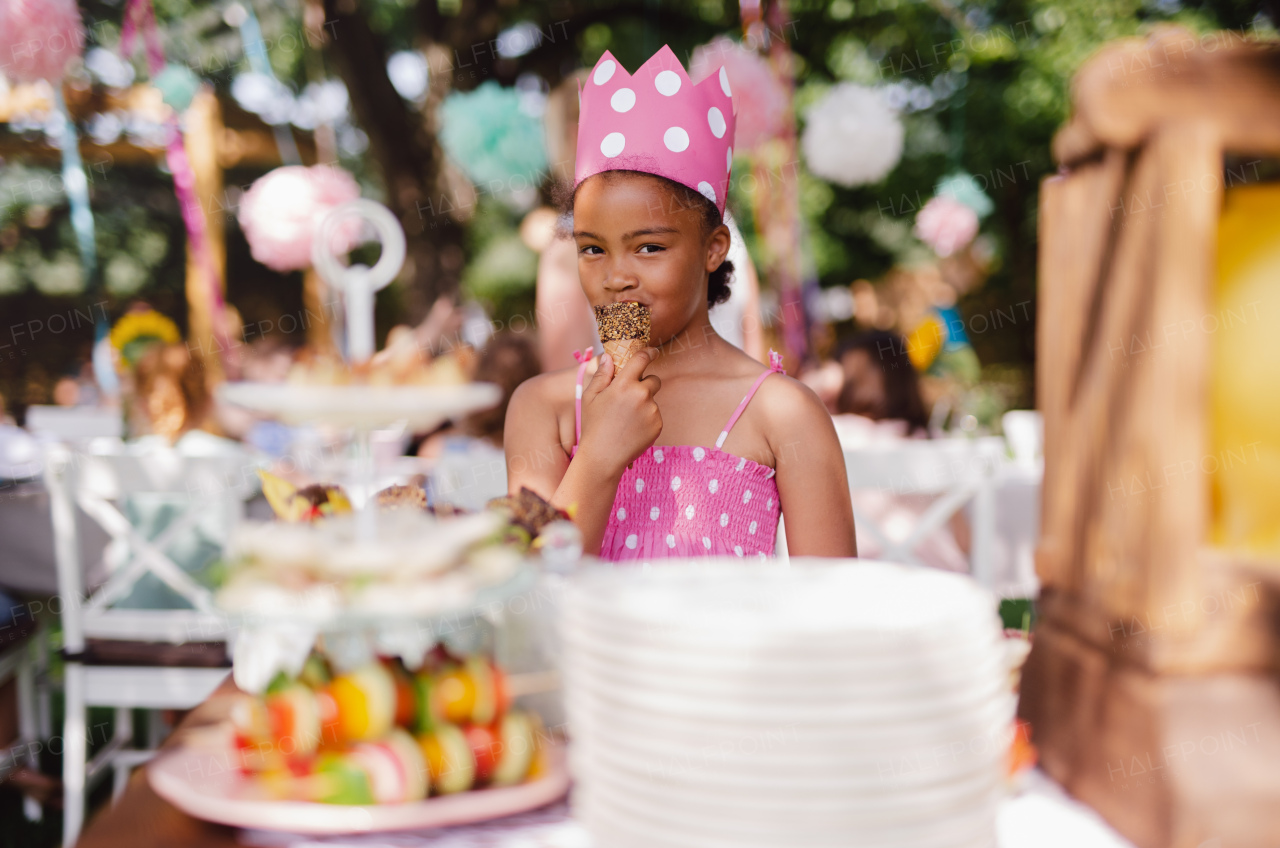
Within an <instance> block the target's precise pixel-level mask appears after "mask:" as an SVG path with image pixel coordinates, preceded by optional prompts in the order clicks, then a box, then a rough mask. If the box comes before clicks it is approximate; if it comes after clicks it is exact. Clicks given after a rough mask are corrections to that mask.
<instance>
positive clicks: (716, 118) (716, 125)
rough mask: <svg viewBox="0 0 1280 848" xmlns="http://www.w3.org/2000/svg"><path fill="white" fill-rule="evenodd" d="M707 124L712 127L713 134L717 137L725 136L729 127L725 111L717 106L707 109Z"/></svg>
mask: <svg viewBox="0 0 1280 848" xmlns="http://www.w3.org/2000/svg"><path fill="white" fill-rule="evenodd" d="M707 126H709V127H711V134H712V135H714V136H715V137H716V138H724V133H725V130H727V129H729V125H728V124H726V123H725V120H724V112H721V111H720V110H719V108H717V107H715V106H712V107H711V108H710V109H708V110H707Z"/></svg>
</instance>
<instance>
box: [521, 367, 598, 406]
mask: <svg viewBox="0 0 1280 848" xmlns="http://www.w3.org/2000/svg"><path fill="white" fill-rule="evenodd" d="M592 373H593V371H592V368H591V367H590V366H588V368H587V374H586V376H585V378H584V382H589V381H590V380H591V374H592ZM577 383H578V366H577V365H574V366H572V367H570V368H561V369H560V370H559V371H547V372H545V373H543V374H538V375H537V376H536V377H530V378H529V379H528V380H525V381H524V382H523V383H521V384H520V385H519V386H518V387H517V388H516V390H515V393H514V394H513V395H512V396H511V403H512V404H513V405H514V404H517V403H518V404H520V405H521V406H525V407H543V408H548V409H559V408H561V407H563V406H565V405H569V406H572V405H573V400H574V397H575V395H576V391H577V390H576V387H577Z"/></svg>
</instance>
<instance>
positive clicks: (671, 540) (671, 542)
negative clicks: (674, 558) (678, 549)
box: [667, 533, 676, 548]
mask: <svg viewBox="0 0 1280 848" xmlns="http://www.w3.org/2000/svg"><path fill="white" fill-rule="evenodd" d="M675 546H676V537H675V534H674V533H668V534H667V547H668V548H674V547H675Z"/></svg>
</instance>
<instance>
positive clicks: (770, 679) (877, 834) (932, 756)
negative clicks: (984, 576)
mask: <svg viewBox="0 0 1280 848" xmlns="http://www.w3.org/2000/svg"><path fill="white" fill-rule="evenodd" d="M994 610H995V606H994V600H993V598H992V597H991V596H990V595H989V594H987V593H986V592H985V591H983V590H981V589H980V588H979V587H978V586H977V585H976V584H974V583H973V582H972V581H970V580H968V579H966V578H963V577H960V576H957V575H952V574H947V573H942V572H937V571H932V570H927V569H911V568H907V567H904V566H896V565H888V564H882V563H872V562H861V561H854V562H847V563H843V564H831V561H829V560H828V561H825V562H824V561H820V560H814V561H800V560H797V561H793V565H792V567H790V568H787V567H785V566H781V565H778V564H772V563H765V564H760V565H756V566H748V565H744V564H743V563H742V562H741V561H735V562H733V563H714V562H712V563H708V562H705V561H704V562H694V561H689V562H678V563H674V562H673V563H671V564H669V565H664V566H661V567H652V568H648V569H645V570H639V569H627V570H621V569H618V570H603V569H601V570H596V569H591V570H588V571H586V572H582V573H580V574H579V575H577V576H576V577H575V578H574V579H573V580H571V582H570V586H569V588H568V591H567V592H566V594H565V597H564V612H563V616H564V617H563V622H562V628H563V630H562V633H563V638H564V645H565V657H564V674H565V693H566V699H567V704H566V706H567V709H568V713H569V721H570V731H571V733H572V736H573V749H572V751H571V755H570V756H571V766H572V769H573V772H574V777H575V779H576V781H577V789H576V790H575V794H574V804H575V813H576V814H577V815H578V816H579V817H580V818H581V819H582V820H583V821H584V823H585V825H586V826H587V828H588V829H589V830H590V832H591V835H592V837H593V839H594V840H595V843H596V844H598V845H602V846H604V845H607V846H610V848H620V847H621V846H646V848H647V846H653V845H664V846H691V848H692V846H698V848H704V847H705V848H711V846H715V848H747V846H778V848H784V846H785V848H793V846H799V845H804V846H867V848H951V847H952V846H954V848H970V846H972V848H980V846H981V847H982V848H987V846H993V845H994V844H995V816H996V805H997V802H998V800H999V798H1000V796H1001V793H1002V791H1003V786H1004V778H1005V754H1006V750H1007V747H1008V742H1009V738H1010V735H1011V727H1012V721H1013V713H1014V703H1013V698H1012V694H1011V693H1010V691H1009V686H1008V667H1007V660H1006V656H1007V655H1006V649H1005V646H1004V645H1003V644H1002V638H1001V629H1000V624H999V621H998V619H997V617H996V614H995V611H994Z"/></svg>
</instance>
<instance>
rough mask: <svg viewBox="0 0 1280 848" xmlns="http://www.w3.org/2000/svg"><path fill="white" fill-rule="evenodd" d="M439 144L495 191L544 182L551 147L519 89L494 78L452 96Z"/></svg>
mask: <svg viewBox="0 0 1280 848" xmlns="http://www.w3.org/2000/svg"><path fill="white" fill-rule="evenodd" d="M440 122H441V129H440V143H441V144H442V145H443V146H444V149H445V152H446V153H448V154H449V157H450V158H451V159H453V161H455V162H457V163H458V165H459V166H461V168H462V170H463V172H464V173H465V174H466V175H467V177H468V178H470V180H471V181H472V182H473V183H475V184H476V185H477V186H480V187H481V188H488V190H489V191H490V192H491V193H493V194H501V193H503V192H504V191H505V192H513V191H514V192H524V191H526V190H528V189H529V188H532V187H534V186H536V185H538V183H540V182H542V177H543V175H544V174H545V173H546V170H547V148H546V142H545V140H544V138H543V132H542V123H541V122H540V121H539V119H538V118H537V117H536V116H534V115H533V114H530V112H529V111H528V106H527V101H526V100H525V99H524V98H523V97H522V96H521V94H520V92H518V91H516V90H515V89H514V88H503V87H502V86H501V85H499V84H498V83H496V82H494V81H493V80H489V81H488V82H485V83H482V84H481V85H480V87H479V88H477V89H476V90H475V91H471V92H465V93H464V92H457V93H454V94H451V95H449V97H448V98H446V99H445V101H444V103H443V104H442V105H441V107H440Z"/></svg>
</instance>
